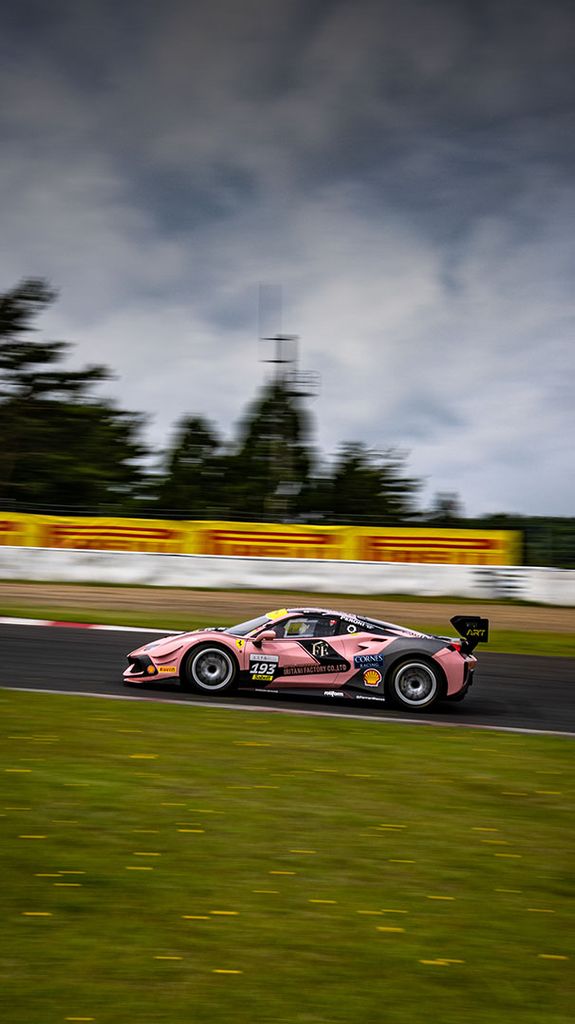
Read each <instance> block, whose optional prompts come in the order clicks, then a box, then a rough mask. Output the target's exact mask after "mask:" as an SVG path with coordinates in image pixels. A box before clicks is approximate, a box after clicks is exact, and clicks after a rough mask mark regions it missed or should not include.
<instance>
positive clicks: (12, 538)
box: [0, 512, 521, 565]
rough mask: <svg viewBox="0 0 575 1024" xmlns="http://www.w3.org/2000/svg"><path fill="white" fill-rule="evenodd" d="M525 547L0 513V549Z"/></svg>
mask: <svg viewBox="0 0 575 1024" xmlns="http://www.w3.org/2000/svg"><path fill="white" fill-rule="evenodd" d="M520 542H521V534H520V533H517V532H515V531H511V530H449V529H427V528H417V529H415V528H410V527H405V528H399V527H397V528H393V529H391V528H389V529H388V528H383V527H382V528H379V529H378V528H376V527H357V526H296V525H294V524H291V523H290V524H285V525H284V524H279V523H275V524H274V523H235V522H211V521H200V522H195V521H175V520H168V519H119V518H107V517H100V516H94V517H80V516H75V517H74V516H65V517H60V516H34V515H18V514H16V513H8V512H6V513H2V512H0V544H5V545H11V546H15V547H45V548H68V549H80V550H96V551H147V552H157V553H160V554H197V555H223V556H228V557H229V556H236V557H238V556H239V557H244V558H245V557H247V558H330V559H331V558H333V559H344V560H346V559H347V560H349V559H352V560H356V561H366V562H416V563H417V562H419V563H421V562H428V563H440V564H441V563H450V564H456V565H516V564H518V562H519V558H520V553H521V550H520Z"/></svg>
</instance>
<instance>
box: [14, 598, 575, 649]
mask: <svg viewBox="0 0 575 1024" xmlns="http://www.w3.org/2000/svg"><path fill="white" fill-rule="evenodd" d="M2 614H3V615H8V616H14V617H15V618H25V619H50V620H53V621H62V622H100V623H106V624H107V625H111V626H144V627H146V628H149V629H159V630H162V629H165V630H189V629H200V628H201V627H202V626H226V625H227V626H230V625H233V622H232V621H231V620H230V621H228V622H226V621H224V620H222V619H218V620H217V621H215V620H214V619H213V617H211V616H210V615H209V613H208V614H206V616H205V618H202V619H195V618H191V617H190V616H189V615H186V614H182V613H178V612H174V611H173V610H170V611H168V612H165V611H164V612H163V611H162V607H161V601H160V600H159V601H158V607H157V609H155V610H154V611H149V610H147V609H144V608H134V610H133V611H119V610H117V609H114V610H109V609H104V608H81V609H77V608H74V607H73V606H72V605H68V604H65V605H59V606H57V607H56V606H53V605H50V606H48V607H46V606H38V607H32V606H30V605H29V604H26V605H25V606H23V607H22V606H20V605H17V604H13V605H12V604H6V603H5V604H3V606H2ZM234 621H236V622H237V621H238V620H237V619H235V620H234ZM403 624H404V625H408V626H409V627H410V628H411V629H419V630H422V631H424V632H429V633H434V634H437V633H439V634H441V635H446V636H455V635H456V634H455V631H454V630H453V627H452V626H450V624H449V622H446V624H445V626H444V627H443V626H438V624H437V622H435V623H429V622H428V623H425V622H418V621H415V620H412V619H411V617H409V616H408V615H406V617H405V619H404V623H403ZM483 650H485V651H490V652H492V653H494V654H539V655H544V656H547V657H549V656H554V657H564V658H573V657H575V634H572V633H551V632H544V631H538V632H533V631H530V630H512V629H493V628H490V631H489V643H488V644H487V645H485V646H483V645H481V646H480V647H479V648H478V650H477V652H476V653H478V654H479V655H480V654H481V652H482V651H483Z"/></svg>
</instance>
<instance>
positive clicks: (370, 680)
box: [363, 668, 382, 686]
mask: <svg viewBox="0 0 575 1024" xmlns="http://www.w3.org/2000/svg"><path fill="white" fill-rule="evenodd" d="M381 678H382V676H381V672H379V671H378V669H376V668H368V669H366V671H365V672H364V673H363V681H364V683H365V685H366V686H378V685H379V683H381Z"/></svg>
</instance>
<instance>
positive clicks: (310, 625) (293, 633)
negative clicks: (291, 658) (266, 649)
mask: <svg viewBox="0 0 575 1024" xmlns="http://www.w3.org/2000/svg"><path fill="white" fill-rule="evenodd" d="M338 625H339V619H337V618H335V616H330V615H298V616H297V618H293V619H287V620H286V621H285V622H281V623H278V624H277V625H276V626H274V629H275V631H276V636H277V637H278V638H282V637H283V638H284V639H287V640H290V639H293V640H299V639H300V638H301V637H312V636H313V637H316V636H334V635H335V634H336V633H337V629H338Z"/></svg>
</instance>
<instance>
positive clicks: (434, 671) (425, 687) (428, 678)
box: [386, 657, 445, 711]
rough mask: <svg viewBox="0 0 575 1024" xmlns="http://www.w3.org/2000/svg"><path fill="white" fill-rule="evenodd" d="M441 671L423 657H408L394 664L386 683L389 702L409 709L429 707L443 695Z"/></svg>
mask: <svg viewBox="0 0 575 1024" xmlns="http://www.w3.org/2000/svg"><path fill="white" fill-rule="evenodd" d="M444 689H445V686H444V680H443V676H442V673H441V671H440V669H439V668H437V667H436V666H435V665H434V664H433V662H431V661H426V660H425V658H417V657H413V658H409V659H408V660H406V661H402V662H400V664H399V665H395V666H394V668H393V670H392V672H391V675H390V677H389V679H388V681H387V684H386V695H387V697H388V700H389V701H390V703H392V704H395V705H396V706H397V707H401V708H408V709H409V710H410V711H421V710H423V708H429V707H431V705H432V704H435V703H436V701H438V700H440V699H441V698H442V697H443V695H444Z"/></svg>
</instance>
